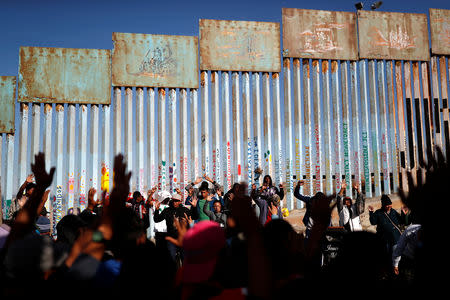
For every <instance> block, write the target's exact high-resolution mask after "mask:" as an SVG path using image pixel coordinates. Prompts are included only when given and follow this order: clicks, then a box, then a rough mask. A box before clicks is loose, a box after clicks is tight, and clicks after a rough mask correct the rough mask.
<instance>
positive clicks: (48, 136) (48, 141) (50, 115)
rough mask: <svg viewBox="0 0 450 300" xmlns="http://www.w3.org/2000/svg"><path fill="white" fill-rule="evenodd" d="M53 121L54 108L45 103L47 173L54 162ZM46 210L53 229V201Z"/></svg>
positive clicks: (52, 193)
mask: <svg viewBox="0 0 450 300" xmlns="http://www.w3.org/2000/svg"><path fill="white" fill-rule="evenodd" d="M52 121H53V108H52V105H51V104H48V103H45V104H44V132H45V134H44V140H43V145H44V153H45V165H46V166H47V172H49V171H50V168H51V162H52V157H53V153H52V136H53V130H52ZM54 187H55V184H54V181H53V183H52V189H51V195H49V198H50V199H51V197H52V196H54V195H55V190H54ZM45 208H46V209H47V211H49V212H50V216H51V218H50V222H51V227H52V228H53V225H52V224H53V209H52V201H47V202H45Z"/></svg>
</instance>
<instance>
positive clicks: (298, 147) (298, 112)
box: [292, 58, 305, 208]
mask: <svg viewBox="0 0 450 300" xmlns="http://www.w3.org/2000/svg"><path fill="white" fill-rule="evenodd" d="M293 66H294V71H293V73H294V80H293V81H294V135H295V151H294V152H295V159H294V167H293V168H294V171H293V181H294V182H293V186H294V185H296V184H297V181H298V180H301V179H302V173H303V172H302V166H303V165H304V164H305V162H304V156H303V145H304V142H303V141H304V140H303V131H304V129H303V123H302V118H303V109H302V105H303V101H302V94H303V91H302V70H301V67H300V66H301V64H300V59H298V58H294V59H293ZM292 188H294V187H292ZM292 191H293V190H292ZM296 207H297V208H303V201H301V200H299V199H297V201H296Z"/></svg>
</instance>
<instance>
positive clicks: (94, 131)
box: [80, 104, 101, 211]
mask: <svg viewBox="0 0 450 300" xmlns="http://www.w3.org/2000/svg"><path fill="white" fill-rule="evenodd" d="M99 119H100V109H99V106H98V105H95V104H92V105H91V124H90V126H91V145H90V154H91V157H92V161H91V164H90V167H89V170H90V173H91V179H92V181H91V184H90V185H88V186H86V185H85V186H86V188H85V198H87V197H86V195H88V194H89V189H90V188H91V187H93V188H94V189H95V190H96V191H97V192H98V193H99V192H100V190H101V189H100V188H99V184H98V183H99V180H98V175H99V156H100V155H99V154H100V153H101V152H100V147H99V144H100V142H99V133H100V129H99ZM86 191H87V193H86ZM100 195H101V194H100ZM97 197H98V194H95V199H96V198H97ZM87 204H89V203H86V202H85V203H84V204H82V203H81V199H80V206H81V210H82V211H83V209H84V208H86V205H87Z"/></svg>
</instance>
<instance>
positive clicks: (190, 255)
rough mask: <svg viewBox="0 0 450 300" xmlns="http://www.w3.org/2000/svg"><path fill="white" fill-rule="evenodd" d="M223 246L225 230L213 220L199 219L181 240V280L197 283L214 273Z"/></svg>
mask: <svg viewBox="0 0 450 300" xmlns="http://www.w3.org/2000/svg"><path fill="white" fill-rule="evenodd" d="M223 247H225V231H224V230H223V229H222V228H221V227H220V225H219V224H218V223H216V222H213V221H201V222H198V223H197V224H195V225H194V227H192V228H190V229H189V230H188V231H187V232H186V235H185V236H184V240H183V248H184V262H183V275H182V281H183V282H190V283H198V282H204V281H206V280H208V279H209V278H210V277H211V276H212V274H213V273H214V269H215V266H216V263H217V259H218V255H219V252H220V251H221V250H222V248H223Z"/></svg>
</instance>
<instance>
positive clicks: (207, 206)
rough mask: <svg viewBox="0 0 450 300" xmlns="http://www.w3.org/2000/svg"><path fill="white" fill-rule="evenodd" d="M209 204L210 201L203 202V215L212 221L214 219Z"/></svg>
mask: <svg viewBox="0 0 450 300" xmlns="http://www.w3.org/2000/svg"><path fill="white" fill-rule="evenodd" d="M209 203H210V201H205V204H204V205H203V212H204V213H205V215H207V216H208V217H209V218H210V219H211V220H212V219H214V214H213V212H212V211H211V210H210V209H209Z"/></svg>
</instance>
